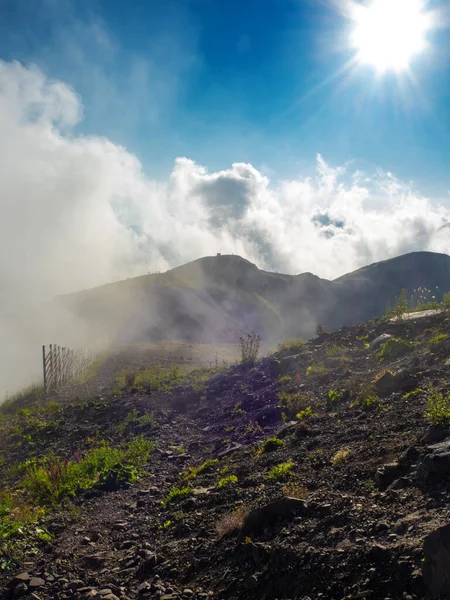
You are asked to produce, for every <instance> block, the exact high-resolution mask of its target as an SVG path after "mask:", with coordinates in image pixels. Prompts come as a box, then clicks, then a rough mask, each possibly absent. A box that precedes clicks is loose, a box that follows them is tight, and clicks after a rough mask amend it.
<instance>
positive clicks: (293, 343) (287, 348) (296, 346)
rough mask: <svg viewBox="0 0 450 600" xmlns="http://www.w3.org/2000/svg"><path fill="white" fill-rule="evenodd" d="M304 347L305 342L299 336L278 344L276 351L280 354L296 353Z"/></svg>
mask: <svg viewBox="0 0 450 600" xmlns="http://www.w3.org/2000/svg"><path fill="white" fill-rule="evenodd" d="M304 347H305V342H304V341H303V340H302V339H301V338H297V339H288V340H285V341H284V342H281V343H280V344H278V347H277V352H278V353H280V354H285V355H288V354H298V353H299V352H301V351H302V350H303V349H304Z"/></svg>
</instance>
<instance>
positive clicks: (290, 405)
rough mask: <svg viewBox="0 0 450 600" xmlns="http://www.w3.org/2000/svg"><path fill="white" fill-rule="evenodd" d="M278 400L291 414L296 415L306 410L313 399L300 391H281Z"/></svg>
mask: <svg viewBox="0 0 450 600" xmlns="http://www.w3.org/2000/svg"><path fill="white" fill-rule="evenodd" d="M278 400H279V403H280V406H281V408H283V409H285V410H286V411H287V412H288V413H289V414H290V415H292V416H294V415H296V414H297V413H298V412H300V411H302V410H304V409H305V408H306V407H307V406H308V405H309V404H310V402H311V400H313V398H310V397H309V396H305V395H304V394H301V393H300V392H280V393H279V394H278Z"/></svg>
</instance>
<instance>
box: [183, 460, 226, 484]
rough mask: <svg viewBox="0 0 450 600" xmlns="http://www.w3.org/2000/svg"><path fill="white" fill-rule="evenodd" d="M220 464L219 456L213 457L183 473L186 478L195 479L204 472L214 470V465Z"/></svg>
mask: <svg viewBox="0 0 450 600" xmlns="http://www.w3.org/2000/svg"><path fill="white" fill-rule="evenodd" d="M218 464H219V459H218V458H211V459H209V460H207V461H206V462H204V463H203V464H202V465H200V466H199V467H189V468H188V470H187V472H186V473H185V474H184V475H183V478H184V479H194V478H195V477H197V475H201V474H202V473H208V472H210V471H212V470H213V467H215V466H216V465H218Z"/></svg>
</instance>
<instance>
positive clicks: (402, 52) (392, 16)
mask: <svg viewBox="0 0 450 600" xmlns="http://www.w3.org/2000/svg"><path fill="white" fill-rule="evenodd" d="M353 20H354V23H355V28H354V31H353V34H352V40H351V41H352V45H353V46H354V47H355V48H356V51H357V59H358V61H359V62H360V63H361V64H370V65H372V66H374V67H375V68H376V69H377V70H378V71H380V72H384V71H388V70H392V71H403V70H406V69H408V67H409V65H410V62H411V59H412V58H413V57H414V56H415V55H417V54H419V53H420V52H422V51H423V50H424V49H425V48H426V44H427V42H426V33H427V31H428V30H429V29H430V27H431V18H430V14H429V13H427V12H426V10H425V6H424V1H423V0H372V1H371V3H370V4H364V5H362V4H358V5H356V6H354V11H353Z"/></svg>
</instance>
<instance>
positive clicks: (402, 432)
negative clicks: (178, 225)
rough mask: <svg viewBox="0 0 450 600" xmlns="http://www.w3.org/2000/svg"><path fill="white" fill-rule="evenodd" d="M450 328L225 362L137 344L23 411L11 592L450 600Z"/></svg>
mask: <svg viewBox="0 0 450 600" xmlns="http://www.w3.org/2000/svg"><path fill="white" fill-rule="evenodd" d="M449 327H450V323H449V317H448V314H447V313H442V314H439V315H435V316H431V317H425V318H417V319H413V320H411V321H404V322H402V321H400V322H395V321H394V322H391V321H389V320H388V319H383V320H380V321H377V322H369V323H362V324H358V325H355V326H353V327H346V328H344V329H342V330H339V331H337V332H335V333H332V334H329V335H323V336H321V337H319V338H316V339H314V340H312V341H311V342H309V343H308V344H302V343H300V342H297V344H296V345H295V346H294V345H293V344H292V343H290V344H287V345H285V346H282V347H281V348H280V349H279V350H278V351H277V352H276V353H275V354H274V355H273V356H269V357H266V358H263V359H262V360H261V361H259V362H257V363H256V364H255V365H253V366H243V365H240V364H234V365H231V366H229V367H226V368H221V367H220V366H219V367H218V368H216V367H215V366H213V368H210V367H209V366H207V368H205V366H204V365H205V362H204V361H205V359H206V362H207V361H208V358H209V356H212V355H213V354H214V353H215V352H216V349H215V348H214V347H213V346H208V345H205V346H203V347H202V348H201V352H200V350H199V349H198V348H197V346H196V345H193V344H173V343H172V344H166V345H162V344H158V345H154V346H151V347H146V346H144V347H141V348H134V349H133V348H131V349H122V350H119V351H118V352H117V353H116V354H114V355H111V356H110V357H109V358H108V359H107V360H106V362H105V363H104V364H103V365H101V366H100V367H99V370H98V372H97V374H94V377H93V379H92V380H91V381H89V382H88V383H86V384H80V383H74V384H72V385H70V386H68V387H67V388H66V389H63V390H61V391H60V392H59V393H54V394H52V395H50V396H48V397H46V398H42V399H41V400H40V401H39V402H38V403H37V404H35V405H33V406H29V407H28V409H27V410H26V411H24V410H22V411H16V410H15V409H14V406H10V407H9V412H5V413H3V414H2V419H1V420H0V435H1V437H2V445H1V449H2V452H1V460H0V481H1V482H2V485H1V490H0V517H1V521H0V571H1V570H2V569H3V571H4V575H3V576H1V577H0V581H1V582H3V587H2V588H1V587H0V590H1V591H0V594H2V592H3V594H2V595H1V598H2V600H3V599H4V600H9V599H10V598H17V597H23V598H27V599H28V598H29V599H30V600H31V599H32V598H34V599H36V597H37V598H41V599H43V598H52V599H55V600H63V599H67V598H75V599H77V600H81V599H83V598H99V599H100V598H106V599H107V600H116V599H119V600H126V599H127V598H139V599H141V600H144V599H146V600H155V599H159V600H161V599H163V600H188V599H191V600H201V599H207V598H212V599H217V600H260V599H261V598H265V599H266V600H275V599H277V598H278V599H280V598H284V599H288V598H289V599H292V600H306V599H307V598H309V599H311V600H319V599H320V600H323V599H331V598H340V599H342V598H345V599H348V600H350V599H353V600H357V599H359V600H362V599H367V600H369V599H372V600H373V599H375V600H381V599H387V598H389V599H390V600H405V599H407V598H412V599H413V600H414V599H416V600H418V599H421V600H424V599H429V598H430V599H431V598H433V599H437V598H439V597H442V598H447V597H449V595H450V582H449V581H448V578H447V575H448V573H449V572H450V558H449V556H448V550H447V549H446V548H448V541H449V536H450V532H447V530H448V529H449V527H448V524H449V523H450V509H449V504H448V497H449V496H448V494H449V493H450V487H449V473H450V399H449V398H450V388H449V384H448V381H449V378H448V372H449V368H450V367H449V364H448V363H449V356H450V344H449V340H450V338H449V335H448V331H449ZM381 334H385V335H390V336H392V337H391V338H388V339H385V341H384V342H383V343H380V342H377V341H376V340H377V338H378V336H380V335H381ZM222 351H223V350H221V352H222ZM136 367H144V370H142V369H141V370H139V371H135V369H136ZM123 369H125V371H124V370H123ZM83 386H85V387H83ZM0 414H1V413H0ZM446 532H447V533H446ZM430 536H431V537H430ZM446 536H447V537H446Z"/></svg>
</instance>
